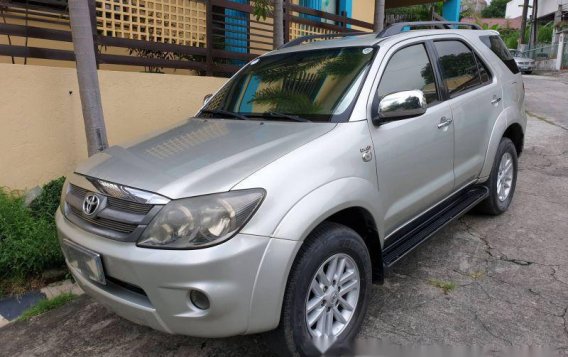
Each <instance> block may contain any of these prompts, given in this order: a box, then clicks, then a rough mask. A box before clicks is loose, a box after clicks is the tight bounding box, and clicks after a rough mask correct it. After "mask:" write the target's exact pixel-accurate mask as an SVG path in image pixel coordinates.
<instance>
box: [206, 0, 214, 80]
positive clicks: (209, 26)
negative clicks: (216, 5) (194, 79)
mask: <svg viewBox="0 0 568 357" xmlns="http://www.w3.org/2000/svg"><path fill="white" fill-rule="evenodd" d="M206 3H207V5H206V6H207V7H206V10H205V32H206V42H207V44H206V45H207V47H206V49H207V55H206V58H205V61H206V63H207V70H206V74H207V75H208V76H212V75H213V4H212V3H211V0H209V1H207V2H206Z"/></svg>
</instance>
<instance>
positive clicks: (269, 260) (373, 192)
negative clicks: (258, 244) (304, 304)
mask: <svg viewBox="0 0 568 357" xmlns="http://www.w3.org/2000/svg"><path fill="white" fill-rule="evenodd" d="M380 202H381V200H380V198H379V192H378V191H377V189H376V186H375V185H374V184H373V183H372V182H369V181H368V180H365V179H363V178H359V177H346V178H341V179H337V180H335V181H332V182H329V183H327V184H325V185H323V186H320V187H318V188H316V189H315V190H313V191H311V192H310V193H308V194H307V195H305V196H304V197H302V198H301V199H300V200H299V201H298V202H296V204H295V205H294V206H292V208H291V209H290V210H289V211H288V212H287V213H286V214H285V215H284V217H283V218H282V219H281V220H280V222H279V223H278V225H277V226H276V228H275V230H274V232H273V234H272V235H271V236H272V237H271V238H270V242H269V243H268V246H267V248H266V251H265V253H264V256H263V258H262V261H261V264H260V266H259V268H258V272H257V276H256V279H255V284H254V291H253V295H252V299H251V305H250V312H249V316H250V319H249V326H248V329H247V332H246V333H247V334H250V333H258V332H263V331H267V330H270V329H273V328H275V327H276V326H278V323H279V321H280V311H281V309H282V300H283V297H284V292H285V290H286V284H287V281H288V275H289V272H290V269H291V267H292V264H293V263H294V259H295V258H296V255H297V253H298V251H299V249H300V247H301V245H302V243H303V241H304V239H305V238H306V237H307V236H308V235H309V234H310V232H312V230H313V229H314V228H315V227H316V226H317V225H319V224H320V223H321V222H323V221H324V220H325V219H326V218H328V217H330V216H331V215H333V214H334V213H337V212H339V211H341V210H343V209H346V208H350V207H361V208H364V209H366V210H367V211H369V212H370V213H371V214H372V216H373V218H374V219H375V223H376V225H377V229H378V230H379V236H380V237H382V236H383V234H382V233H383V232H382V212H383V208H382V206H381V205H380ZM381 246H382V241H381Z"/></svg>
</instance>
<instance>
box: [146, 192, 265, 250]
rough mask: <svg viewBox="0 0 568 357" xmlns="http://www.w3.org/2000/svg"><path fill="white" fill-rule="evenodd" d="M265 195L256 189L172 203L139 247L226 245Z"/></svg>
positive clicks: (149, 226) (154, 220) (158, 218)
mask: <svg viewBox="0 0 568 357" xmlns="http://www.w3.org/2000/svg"><path fill="white" fill-rule="evenodd" d="M264 195H265V191H264V190H262V189H252V190H242V191H231V192H226V193H218V194H213V195H207V196H199V197H192V198H186V199H181V200H174V201H171V202H170V203H168V204H167V205H166V206H165V207H164V208H162V210H161V211H160V213H158V215H157V216H156V217H154V219H153V220H152V222H150V224H149V225H148V227H147V228H146V230H145V231H144V233H142V236H141V237H140V239H139V240H138V246H141V247H146V248H161V249H195V248H204V247H209V246H211V245H215V244H219V243H221V242H224V241H226V240H227V239H229V238H231V237H232V236H234V235H235V234H236V233H237V232H238V231H239V230H240V229H241V228H242V227H243V226H244V225H245V224H246V223H247V221H248V220H249V219H250V218H251V217H252V215H253V214H254V212H255V211H256V209H257V208H258V206H260V203H261V202H262V199H263V198H264Z"/></svg>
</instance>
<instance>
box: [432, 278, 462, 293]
mask: <svg viewBox="0 0 568 357" xmlns="http://www.w3.org/2000/svg"><path fill="white" fill-rule="evenodd" d="M428 282H429V283H430V285H432V286H434V287H436V288H438V289H442V291H443V292H444V294H446V295H447V294H448V293H449V292H450V291H452V290H454V289H455V288H456V283H454V282H452V281H444V280H439V279H430V280H429V281H428Z"/></svg>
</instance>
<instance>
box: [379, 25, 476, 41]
mask: <svg viewBox="0 0 568 357" xmlns="http://www.w3.org/2000/svg"><path fill="white" fill-rule="evenodd" d="M416 27H429V28H434V29H445V30H448V29H452V28H454V27H466V28H468V29H470V30H481V27H480V26H479V25H477V24H470V23H467V22H455V21H416V22H397V23H394V24H392V25H390V26H389V27H387V28H386V29H384V30H383V31H381V32H379V34H378V35H377V38H381V37H388V36H392V35H396V34H397V33H401V32H406V31H408V30H411V29H412V28H416Z"/></svg>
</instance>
